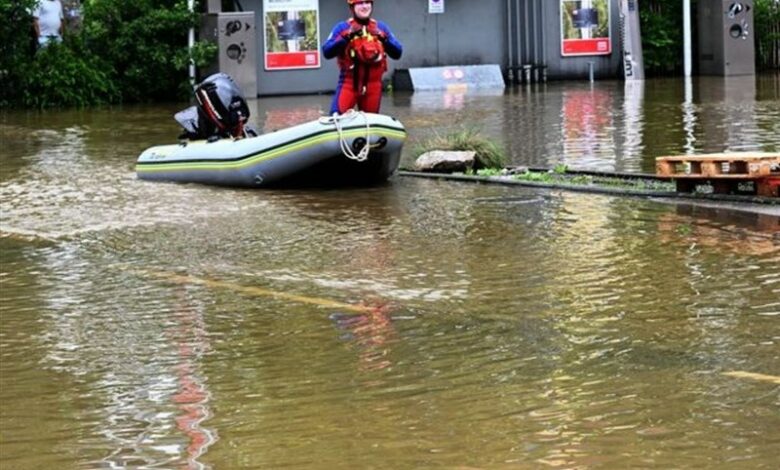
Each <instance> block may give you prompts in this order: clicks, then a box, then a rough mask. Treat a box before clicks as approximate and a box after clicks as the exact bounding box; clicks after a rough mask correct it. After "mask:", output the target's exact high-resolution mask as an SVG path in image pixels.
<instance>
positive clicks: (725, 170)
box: [655, 152, 780, 197]
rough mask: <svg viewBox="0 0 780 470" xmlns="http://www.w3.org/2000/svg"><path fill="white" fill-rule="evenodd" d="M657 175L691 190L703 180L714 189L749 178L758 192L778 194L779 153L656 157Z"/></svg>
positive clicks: (726, 190) (732, 186)
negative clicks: (671, 179)
mask: <svg viewBox="0 0 780 470" xmlns="http://www.w3.org/2000/svg"><path fill="white" fill-rule="evenodd" d="M655 169H656V174H658V176H663V177H667V178H673V179H675V180H676V184H677V191H679V192H692V191H695V190H696V186H698V185H701V184H702V183H704V182H708V183H710V184H711V185H712V188H713V191H714V192H716V193H731V192H736V191H737V189H738V186H739V184H740V183H746V182H752V183H753V187H754V189H755V193H756V194H757V195H759V196H769V197H773V196H775V197H776V196H778V195H779V194H778V193H779V191H780V190H779V189H778V188H779V187H780V153H765V152H739V153H713V154H706V155H681V156H673V157H659V158H656V160H655Z"/></svg>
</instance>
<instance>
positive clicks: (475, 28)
mask: <svg viewBox="0 0 780 470" xmlns="http://www.w3.org/2000/svg"><path fill="white" fill-rule="evenodd" d="M222 3H223V4H225V3H230V2H222ZM237 4H238V2H234V3H233V5H234V7H235V6H236V5H237ZM223 6H224V5H223ZM235 9H243V11H245V12H254V17H255V25H256V38H255V45H256V48H255V50H256V61H254V62H253V63H252V64H251V65H246V66H249V67H254V68H255V69H256V78H257V93H258V94H259V95H276V94H297V93H317V92H329V91H332V90H333V89H334V88H335V85H336V77H337V73H338V71H337V66H336V63H335V60H330V61H326V60H324V59H323V58H322V57H321V56H320V55H319V52H318V51H316V50H315V49H318V47H319V46H320V45H321V44H322V42H323V41H325V39H326V38H327V36H328V34H329V33H330V30H331V28H332V27H333V26H334V25H335V24H336V23H337V22H338V21H342V20H344V19H346V18H347V17H348V16H349V9H348V7H347V4H346V1H344V0H330V1H318V0H241V2H240V7H237V8H235ZM266 9H267V10H268V11H266ZM442 9H443V12H440V13H435V11H441V10H442ZM374 16H375V17H376V18H378V19H380V20H382V21H384V22H386V23H387V24H388V25H389V26H390V27H391V29H392V30H393V32H394V33H395V35H396V36H397V37H398V38H399V40H400V41H401V42H402V43H403V44H404V55H403V57H402V58H401V60H399V61H390V64H389V65H390V70H389V73H388V74H387V77H388V78H390V77H394V76H395V77H399V76H400V77H402V76H403V71H404V70H408V69H409V68H413V67H428V66H443V65H475V64H498V65H500V66H501V69H502V70H503V71H504V74H505V77H507V78H508V79H511V80H518V79H525V78H530V79H531V80H541V79H542V77H543V76H546V77H547V78H549V79H564V78H569V79H570V78H587V77H588V76H589V73H590V69H591V67H592V70H593V73H594V76H595V77H597V78H603V77H617V76H621V74H622V69H621V48H620V41H619V31H620V27H619V15H618V0H578V1H574V0H480V1H478V2H475V1H472V0H376V2H375V4H374ZM312 29H315V30H316V31H312ZM248 49H249V50H251V49H252V48H251V47H250V48H248ZM306 50H308V51H309V54H314V53H316V54H317V57H316V58H315V57H314V56H309V57H305V58H303V57H298V56H300V53H301V51H306ZM280 51H281V53H280ZM269 54H270V55H269ZM274 54H277V55H274ZM304 55H305V54H304ZM280 57H281V59H280ZM296 60H297V61H298V62H296ZM301 61H304V62H301ZM306 61H308V62H306ZM249 62H252V61H249ZM280 63H281V64H282V65H281V66H280V65H279V64H280ZM285 63H288V64H289V63H297V65H294V66H295V67H303V68H287V67H286V66H285V65H284V64H285ZM523 66H525V68H523ZM396 72H401V73H400V74H397V73H396ZM228 73H229V72H228ZM396 83H397V85H398V84H400V85H403V83H404V81H403V80H400V81H396Z"/></svg>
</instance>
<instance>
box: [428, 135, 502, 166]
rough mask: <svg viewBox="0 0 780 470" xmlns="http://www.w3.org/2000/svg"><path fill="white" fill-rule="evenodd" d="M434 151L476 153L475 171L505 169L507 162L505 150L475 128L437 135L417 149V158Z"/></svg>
mask: <svg viewBox="0 0 780 470" xmlns="http://www.w3.org/2000/svg"><path fill="white" fill-rule="evenodd" d="M433 150H452V151H472V152H476V157H475V162H474V170H480V169H483V168H494V169H499V168H504V167H505V166H506V162H507V158H506V152H504V149H502V148H501V147H500V146H499V145H497V144H496V143H495V142H493V141H492V140H490V139H488V138H487V137H484V136H483V135H481V134H480V132H479V130H477V129H474V128H467V129H461V130H457V131H453V132H451V133H449V134H444V135H441V134H435V135H434V136H433V137H431V138H430V139H428V140H426V141H425V142H423V143H422V144H420V145H418V146H417V147H415V149H414V155H415V158H416V157H419V156H420V155H422V154H424V153H426V152H430V151H433Z"/></svg>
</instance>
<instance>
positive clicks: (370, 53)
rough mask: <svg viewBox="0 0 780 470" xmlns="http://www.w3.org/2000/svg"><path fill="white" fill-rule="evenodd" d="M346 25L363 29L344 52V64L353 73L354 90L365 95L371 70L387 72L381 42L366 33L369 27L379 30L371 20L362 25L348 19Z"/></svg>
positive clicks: (352, 19) (383, 48)
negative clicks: (361, 80) (375, 68)
mask: <svg viewBox="0 0 780 470" xmlns="http://www.w3.org/2000/svg"><path fill="white" fill-rule="evenodd" d="M347 23H348V24H349V27H350V28H351V29H352V28H355V27H358V28H362V29H363V34H361V35H359V36H356V37H355V38H353V39H352V40H351V41H350V42H349V44H348V45H347V48H346V50H345V55H346V63H347V64H348V68H349V69H351V70H352V73H353V85H354V88H355V90H356V91H360V92H361V94H362V93H365V90H366V87H367V86H368V76H369V73H370V71H371V69H373V68H374V67H378V68H380V69H381V70H382V72H384V71H386V70H387V54H386V53H385V46H384V45H383V44H382V41H380V40H379V38H378V37H376V36H374V35H372V34H371V33H369V32H368V30H369V26H371V28H370V29H378V28H379V26H378V25H377V22H376V20H374V19H371V20H369V24H368V25H362V24H360V23H358V22H357V21H356V20H355V19H354V18H350V19H349V20H347ZM361 72H362V73H361ZM361 75H362V77H363V82H364V83H362V84H361V83H360V76H361ZM361 88H362V91H361Z"/></svg>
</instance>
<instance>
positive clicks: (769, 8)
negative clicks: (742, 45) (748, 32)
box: [753, 0, 780, 69]
mask: <svg viewBox="0 0 780 470" xmlns="http://www.w3.org/2000/svg"><path fill="white" fill-rule="evenodd" d="M754 7H755V9H754V10H753V18H754V20H755V31H756V35H755V37H756V65H758V66H759V67H765V68H772V69H778V68H780V2H778V1H777V0H756V2H755V5H754Z"/></svg>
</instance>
